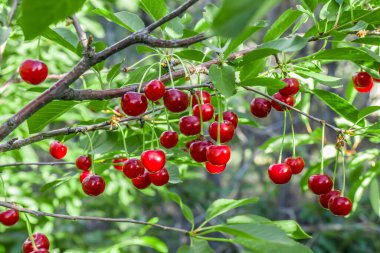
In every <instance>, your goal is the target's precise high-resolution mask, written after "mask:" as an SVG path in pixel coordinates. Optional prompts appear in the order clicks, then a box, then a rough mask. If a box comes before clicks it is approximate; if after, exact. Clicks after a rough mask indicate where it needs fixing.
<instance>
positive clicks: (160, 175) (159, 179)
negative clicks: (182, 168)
mask: <svg viewBox="0 0 380 253" xmlns="http://www.w3.org/2000/svg"><path fill="white" fill-rule="evenodd" d="M149 176H150V181H151V182H152V183H153V184H154V185H156V186H162V185H166V184H167V183H168V182H169V172H168V171H167V169H165V168H163V169H162V170H160V171H157V172H156V173H151V174H149Z"/></svg>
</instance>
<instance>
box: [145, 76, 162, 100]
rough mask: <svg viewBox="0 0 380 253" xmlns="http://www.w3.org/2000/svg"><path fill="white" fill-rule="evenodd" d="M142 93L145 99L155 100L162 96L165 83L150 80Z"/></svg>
mask: <svg viewBox="0 0 380 253" xmlns="http://www.w3.org/2000/svg"><path fill="white" fill-rule="evenodd" d="M144 93H145V96H146V98H147V99H149V100H151V101H157V100H159V99H160V98H162V97H163V96H164V93H165V84H164V83H163V82H161V81H160V80H152V81H150V82H149V83H148V84H147V85H146V86H145V88H144Z"/></svg>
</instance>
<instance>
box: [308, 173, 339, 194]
mask: <svg viewBox="0 0 380 253" xmlns="http://www.w3.org/2000/svg"><path fill="white" fill-rule="evenodd" d="M308 186H309V189H310V190H311V191H312V192H313V193H314V194H317V195H322V194H326V193H328V192H330V191H331V189H332V186H333V182H332V180H331V178H330V177H329V176H328V175H324V174H318V175H312V176H310V177H309V181H308Z"/></svg>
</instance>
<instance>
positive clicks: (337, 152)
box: [332, 149, 340, 189]
mask: <svg viewBox="0 0 380 253" xmlns="http://www.w3.org/2000/svg"><path fill="white" fill-rule="evenodd" d="M339 152H340V151H339V150H338V149H337V150H336V155H335V165H334V173H333V178H332V180H333V189H335V178H336V171H337V169H338V163H339Z"/></svg>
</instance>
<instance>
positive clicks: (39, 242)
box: [22, 233, 50, 253]
mask: <svg viewBox="0 0 380 253" xmlns="http://www.w3.org/2000/svg"><path fill="white" fill-rule="evenodd" d="M33 239H34V243H35V245H36V248H37V249H38V250H43V249H45V250H49V248H50V242H49V239H48V238H47V237H46V235H44V234H41V233H36V234H34V235H33ZM22 250H23V251H24V253H31V252H33V250H34V249H33V244H32V241H31V240H30V238H29V237H28V238H26V240H25V242H24V244H23V245H22Z"/></svg>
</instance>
